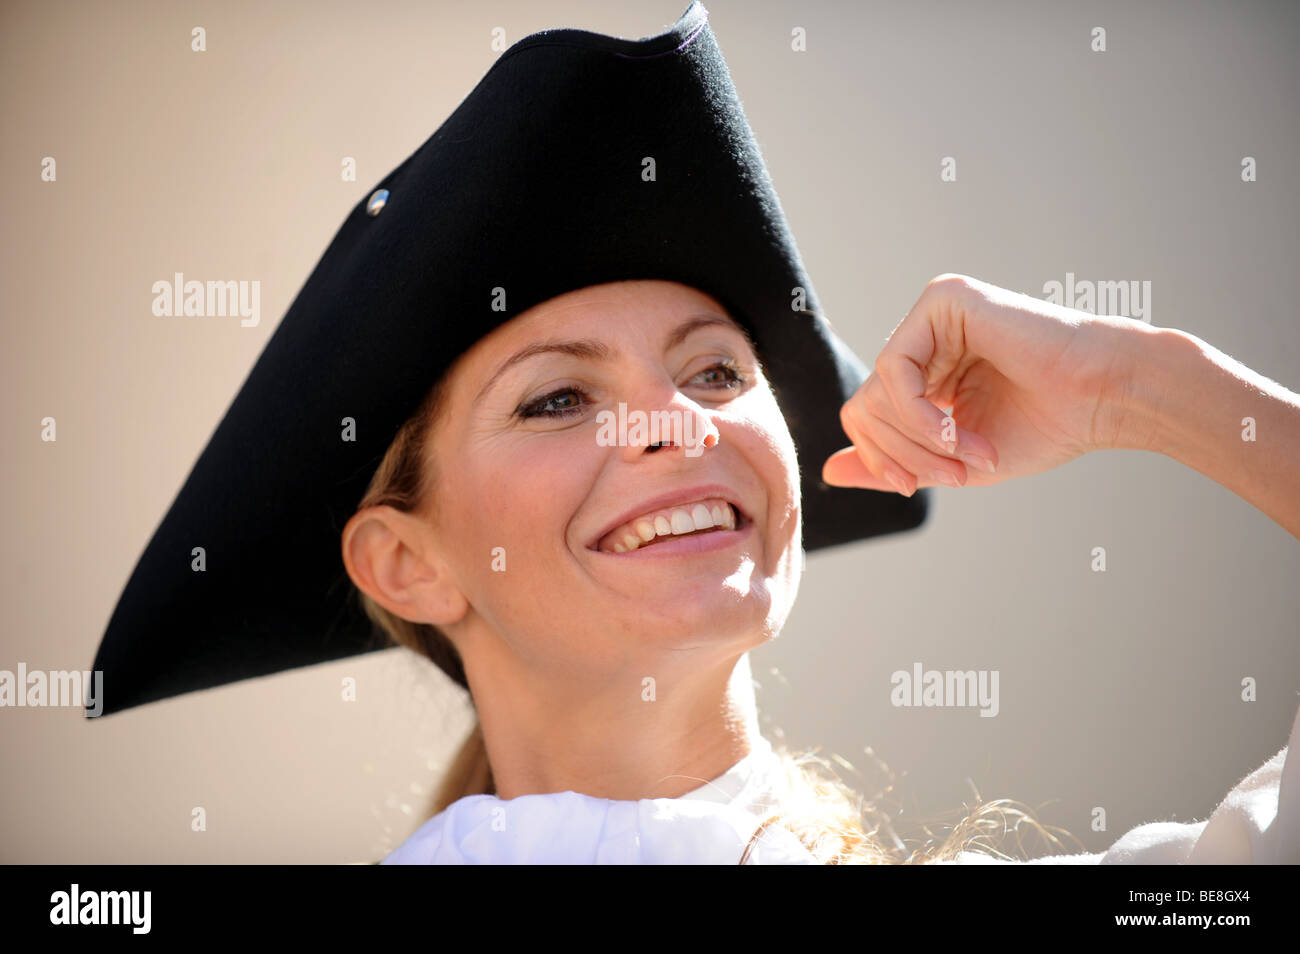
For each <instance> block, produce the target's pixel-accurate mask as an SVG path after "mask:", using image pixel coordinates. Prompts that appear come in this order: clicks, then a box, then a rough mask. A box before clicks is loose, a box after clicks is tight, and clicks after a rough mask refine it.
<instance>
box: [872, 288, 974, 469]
mask: <svg viewBox="0 0 1300 954" xmlns="http://www.w3.org/2000/svg"><path fill="white" fill-rule="evenodd" d="M955 288H956V286H951V285H948V284H934V285H931V286H928V287H927V288H926V291H925V293H923V294H922V295H921V297H920V299H918V300H917V303H916V304H915V305H914V306H913V307H912V310H911V311H910V312H908V314H907V317H905V318H904V319H903V320H902V321H901V322H899V324H898V327H897V328H895V329H894V331H893V334H891V335H890V336H889V340H888V341H887V342H886V343H885V347H884V349H883V350H882V351H881V352H880V355H879V356H878V357H877V358H876V369H875V377H876V378H877V379H878V381H879V383H880V386H882V387H883V388H884V391H885V394H886V396H887V397H888V398H889V401H890V403H891V404H892V406H893V408H894V410H895V412H896V413H897V415H898V423H899V426H900V428H901V430H902V431H903V432H904V433H906V434H908V435H909V436H912V437H913V438H914V439H917V438H919V439H921V441H923V442H924V443H925V444H926V445H928V446H930V447H935V448H937V449H938V450H939V451H941V452H942V453H945V454H948V455H950V456H955V455H957V454H959V453H970V454H973V455H976V456H977V457H980V458H985V459H987V460H989V461H991V462H993V463H994V464H995V465H996V461H997V452H996V451H995V450H994V448H993V445H992V444H991V443H989V442H988V441H987V440H985V439H984V438H983V437H981V436H980V435H978V434H976V433H974V432H973V431H966V430H962V429H961V428H959V427H957V425H956V421H954V420H953V418H952V417H951V416H949V415H947V414H945V413H944V412H943V410H941V409H940V408H939V407H937V406H936V405H935V404H934V402H933V401H931V400H930V399H929V398H928V397H926V394H927V392H928V391H929V384H928V378H927V370H928V371H930V372H931V373H933V374H934V375H936V376H940V375H946V374H948V373H949V372H951V371H952V370H954V369H955V368H956V366H957V364H958V363H959V362H960V360H961V359H962V357H963V354H964V349H965V334H964V329H963V328H962V327H961V325H962V323H963V322H964V320H965V319H964V314H963V313H962V309H961V302H960V300H959V296H958V294H957V292H956V291H955ZM950 342H951V343H950Z"/></svg>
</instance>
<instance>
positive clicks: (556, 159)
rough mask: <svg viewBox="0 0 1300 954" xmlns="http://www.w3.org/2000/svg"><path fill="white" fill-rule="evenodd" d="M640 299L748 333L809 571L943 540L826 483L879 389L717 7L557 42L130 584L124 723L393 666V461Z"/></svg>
mask: <svg viewBox="0 0 1300 954" xmlns="http://www.w3.org/2000/svg"><path fill="white" fill-rule="evenodd" d="M624 279H664V280H671V281H677V282H681V283H684V284H686V285H691V286H694V287H696V288H699V289H701V290H703V291H705V292H707V293H708V294H710V295H712V296H713V297H714V298H716V299H717V300H718V301H719V302H720V303H721V304H722V305H723V306H724V307H726V309H727V310H728V312H729V313H730V314H731V315H732V316H733V317H734V318H735V319H736V320H737V321H739V322H740V323H741V324H742V325H743V326H744V327H745V329H746V330H747V331H748V332H749V334H750V336H751V337H752V339H753V340H754V342H755V344H756V346H757V348H758V351H759V356H760V358H761V359H762V360H763V362H764V365H765V367H766V369H767V372H768V376H769V379H770V380H771V382H772V384H773V388H774V390H775V392H776V395H777V398H778V400H779V402H780V405H781V408H782V410H783V412H784V413H785V415H786V418H787V421H788V424H789V427H790V431H791V434H792V435H793V437H794V441H795V445H796V448H797V451H798V456H799V466H800V475H801V484H802V495H803V519H804V546H805V549H807V550H809V551H813V550H818V549H821V548H824V547H829V546H833V545H836V544H842V543H847V542H850V541H855V540H861V539H864V538H868V537H873V536H878V535H881V534H888V533H893V532H897V531H902V530H907V529H910V528H913V527H916V526H917V525H919V524H920V523H921V522H922V521H923V520H924V519H925V516H926V512H927V506H928V499H929V492H928V491H927V490H924V489H923V490H919V491H918V492H917V493H916V494H915V495H914V496H913V497H911V498H906V497H902V496H900V495H896V494H886V493H881V492H877V491H868V490H856V489H842V488H832V487H827V486H826V485H824V484H822V482H821V480H820V474H821V466H822V462H823V461H824V460H825V459H826V457H828V456H829V455H830V454H831V453H833V452H834V451H836V450H838V449H839V448H841V447H844V446H845V445H846V444H848V443H849V441H848V439H847V437H846V436H845V434H844V432H843V430H842V429H841V426H840V421H839V410H840V406H841V405H842V404H843V402H844V401H845V400H847V398H848V397H849V396H850V395H852V394H853V392H854V391H855V390H856V389H857V387H858V386H859V385H860V384H861V382H862V381H863V380H864V379H865V377H866V375H867V370H866V368H865V367H864V366H863V364H862V362H861V361H860V360H859V359H858V358H857V357H856V356H855V355H854V354H853V353H852V351H850V349H849V348H848V347H847V346H846V345H845V344H844V343H843V342H842V341H841V340H840V339H839V338H838V337H837V336H836V334H835V333H834V331H833V330H832V329H831V327H830V325H829V324H828V323H827V321H826V319H825V318H824V317H823V316H822V315H821V313H820V309H819V306H818V301H817V296H816V294H815V292H814V290H813V287H812V284H811V282H810V280H809V278H808V275H807V274H806V273H805V271H804V267H803V264H802V262H801V260H800V257H799V253H798V250H797V248H796V245H795V242H794V239H793V238H792V236H791V235H790V232H789V229H788V226H787V224H786V221H785V218H784V215H783V213H782V210H781V206H780V204H779V202H778V199H777V195H776V192H775V191H774V188H773V185H772V183H771V181H770V179H769V177H768V173H767V170H766V168H765V166H764V163H763V160H762V157H761V155H760V152H759V148H758V144H757V142H756V141H755V139H754V136H753V133H752V132H751V130H750V127H749V124H748V122H747V120H746V118H745V115H744V112H743V111H742V108H741V104H740V100H739V98H738V96H737V92H736V89H735V88H734V86H733V84H732V81H731V77H730V75H729V73H728V70H727V66H726V63H725V61H724V60H723V57H722V54H721V52H720V50H719V48H718V44H717V41H716V40H715V38H714V35H713V33H712V30H711V29H710V26H709V21H708V12H707V11H706V9H705V8H704V6H703V5H702V4H700V3H699V2H694V3H692V4H691V5H690V7H689V8H688V9H687V10H686V12H685V13H684V14H683V15H682V17H681V19H679V20H678V21H677V22H676V23H675V24H673V25H672V26H671V27H669V28H668V29H667V30H665V31H664V32H662V33H660V34H658V35H656V36H651V37H647V38H645V39H640V40H628V39H621V38H616V37H611V36H605V35H602V34H597V33H591V32H587V31H583V30H575V29H557V30H546V31H543V32H540V33H535V34H532V35H530V36H527V37H525V38H523V39H521V40H519V41H518V42H517V43H515V44H514V45H513V46H511V47H510V48H509V49H507V50H506V51H504V52H503V53H502V54H501V55H500V57H499V58H498V59H497V61H496V62H495V63H494V64H493V66H492V67H491V69H489V70H488V72H487V74H486V75H485V76H484V77H483V78H482V80H481V81H480V82H479V83H478V84H477V85H476V86H475V87H474V89H473V90H472V91H471V92H470V93H469V94H468V96H466V97H465V99H464V100H463V101H462V102H461V104H460V105H459V106H458V107H457V108H456V110H455V111H454V112H453V113H452V115H451V116H450V117H449V118H448V119H447V120H446V121H445V122H444V123H443V124H442V125H441V126H440V127H439V128H438V129H437V130H436V131H435V132H434V133H433V135H432V136H430V137H429V139H428V140H427V141H426V142H425V143H424V144H423V145H421V146H420V147H419V148H418V149H417V150H416V151H415V152H414V153H412V154H411V155H410V157H409V158H407V159H406V160H405V161H404V162H402V163H401V164H400V165H399V166H397V168H395V169H394V170H393V171H392V172H390V173H389V174H388V175H386V176H384V177H383V179H382V180H380V181H379V182H377V183H375V185H374V187H373V189H371V190H368V191H367V193H366V196H365V197H364V198H362V199H361V200H360V201H359V202H358V203H357V205H356V206H355V207H354V208H353V209H352V210H351V212H350V213H349V214H348V216H347V218H346V219H345V220H344V221H343V224H342V226H341V227H340V229H339V231H338V233H337V234H336V235H335V237H334V239H333V241H332V242H331V243H330V245H329V247H328V248H327V250H326V251H325V253H324V255H323V256H322V258H321V259H320V261H319V263H318V264H317V265H316V267H315V269H314V270H313V271H312V273H311V275H310V277H309V278H308V279H307V282H306V284H305V285H304V286H303V287H302V289H301V291H300V292H299V293H298V295H297V297H296V298H295V300H294V301H293V303H292V305H291V306H290V307H289V310H288V311H287V313H286V314H285V315H284V317H283V319H282V320H281V321H280V323H279V325H278V326H277V328H276V330H275V332H274V333H273V334H272V336H271V338H270V340H269V341H268V342H267V345H266V348H265V350H264V351H263V353H262V354H261V356H260V357H259V358H258V360H257V362H256V364H255V365H254V367H253V369H252V371H251V372H250V373H249V375H248V377H247V379H246V380H245V382H244V384H243V385H242V387H241V388H240V390H239V392H238V393H237V394H236V395H235V397H234V400H233V402H232V403H231V405H230V407H229V409H228V410H227V412H226V414H225V416H224V417H223V419H222V420H221V421H220V423H219V425H218V426H217V428H216V430H215V432H214V433H213V435H212V437H211V439H210V441H209V443H208V444H207V446H206V448H205V449H204V450H203V452H202V454H201V455H200V457H199V458H198V461H197V462H196V463H195V464H194V467H193V469H192V470H191V472H190V474H189V476H188V478H187V479H186V481H185V483H184V485H183V487H182V489H181V490H180V492H179V494H178V495H177V497H176V499H175V501H174V502H173V503H172V506H171V508H170V509H169V510H168V512H167V514H166V516H165V517H164V519H163V521H162V523H161V524H160V526H159V527H158V528H157V530H156V532H155V533H154V535H153V538H152V539H151V540H150V541H149V543H148V546H147V547H146V548H145V550H144V552H143V554H142V556H141V557H140V560H139V562H138V563H137V565H136V567H135V569H134V571H133V573H132V574H131V577H130V578H129V580H128V582H127V584H126V586H125V589H124V591H123V593H122V595H121V597H120V599H119V601H118V603H117V606H116V608H115V610H114V612H113V614H112V617H111V619H110V621H109V624H108V627H107V630H106V632H105V634H104V636H103V639H102V642H101V644H100V646H99V650H98V653H97V655H96V658H95V661H94V668H95V669H97V670H102V672H103V674H104V675H103V687H104V688H103V700H102V703H103V709H102V712H103V714H109V713H113V712H118V711H121V710H123V709H127V708H131V707H134V706H138V705H141V704H144V703H148V702H151V701H155V700H158V699H164V698H168V697H171V696H175V695H179V694H181V693H186V692H190V691H194V690H197V689H204V688H209V687H213V686H218V685H222V684H224V683H229V682H233V681H236V680H241V679H247V678H251V677H255V676H263V675H269V674H271V673H275V672H280V671H283V670H286V669H291V668H295V667H298V666H304V665H309V664H314V663H320V662H325V661H327V660H332V659H338V658H342V657H344V656H349V655H353V654H356V653H361V652H366V651H369V650H373V649H378V648H381V647H382V646H383V645H384V642H383V640H382V638H380V637H379V635H378V634H377V633H376V631H375V628H374V626H373V624H372V623H371V622H370V621H369V619H368V618H367V617H366V616H365V615H364V613H363V612H362V611H361V609H360V603H359V601H357V599H356V598H355V593H354V592H353V588H352V585H351V582H350V580H349V579H348V577H347V574H346V572H345V570H344V567H343V561H342V557H341V552H340V537H341V532H342V529H343V526H344V524H345V523H346V522H347V520H348V518H349V517H350V516H351V514H352V513H353V512H354V511H355V509H356V506H357V504H358V502H359V501H360V499H361V497H362V494H363V492H364V491H365V489H366V486H367V484H368V483H369V481H370V479H371V476H372V475H373V473H374V471H375V468H376V467H377V465H378V463H379V461H380V459H381V458H382V456H383V454H384V451H385V449H386V448H387V446H388V444H389V443H390V442H391V440H392V439H393V437H394V436H395V434H396V433H397V431H398V429H399V428H400V426H401V425H402V423H403V422H404V421H405V420H406V419H407V418H408V417H409V416H410V415H411V413H412V412H413V411H414V410H415V409H416V407H417V405H418V404H419V403H420V401H421V399H422V398H423V397H424V395H425V394H426V393H427V392H428V391H429V389H430V388H431V387H432V386H433V384H434V383H435V382H436V381H437V380H438V378H439V377H440V376H441V374H442V373H443V372H444V371H445V370H446V369H447V368H448V367H450V366H451V364H452V363H453V362H454V361H455V360H456V358H457V357H459V356H460V355H461V354H462V353H463V352H464V351H465V350H467V349H468V348H469V347H471V346H472V345H473V344H474V343H475V342H476V341H478V340H479V339H480V338H482V337H483V336H485V335H486V334H488V333H489V332H490V331H492V330H493V329H494V328H496V327H497V326H499V325H500V324H502V323H503V322H506V321H508V320H510V319H511V318H513V317H515V316H517V315H519V314H520V313H522V312H523V311H525V310H526V309H528V308H530V307H531V306H533V305H536V304H539V303H541V302H543V301H546V300H548V299H550V298H553V297H555V296H557V295H560V294H563V293H565V292H568V291H573V290H576V289H579V288H583V287H586V286H589V285H596V284H601V283H605V282H611V281H619V280H624ZM345 419H350V421H351V422H352V423H351V426H350V437H351V439H345V436H346V432H348V431H349V426H348V424H347V423H346V422H345ZM196 548H201V554H202V557H201V562H200V560H199V557H197V556H196V552H198V551H197V550H196Z"/></svg>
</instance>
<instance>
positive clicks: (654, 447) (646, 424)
mask: <svg viewBox="0 0 1300 954" xmlns="http://www.w3.org/2000/svg"><path fill="white" fill-rule="evenodd" d="M642 394H643V395H651V394H652V395H653V396H648V397H642V398H640V399H639V400H638V399H635V396H632V395H629V396H630V397H633V398H634V399H633V400H629V401H626V402H623V401H620V403H619V410H618V416H619V436H620V443H621V444H622V446H621V453H622V455H623V460H625V461H627V462H628V463H633V462H635V461H636V460H637V459H638V458H639V457H641V456H642V455H644V454H656V453H660V454H662V453H669V454H672V453H678V454H682V455H684V456H686V457H699V456H700V455H701V454H703V453H704V451H705V449H706V448H709V447H716V446H717V444H718V441H720V440H721V439H722V435H721V434H720V433H719V432H718V428H717V425H715V424H714V423H713V417H712V415H711V414H710V413H709V412H708V411H707V410H705V409H704V408H703V407H701V406H700V405H699V404H697V403H695V402H694V401H692V400H691V399H690V398H688V397H687V396H686V395H684V394H682V392H681V391H679V390H677V389H676V388H672V387H668V386H665V387H661V388H658V389H656V390H655V391H653V392H650V391H649V390H648V389H647V390H644V391H643V392H642ZM624 421H626V425H625V426H624Z"/></svg>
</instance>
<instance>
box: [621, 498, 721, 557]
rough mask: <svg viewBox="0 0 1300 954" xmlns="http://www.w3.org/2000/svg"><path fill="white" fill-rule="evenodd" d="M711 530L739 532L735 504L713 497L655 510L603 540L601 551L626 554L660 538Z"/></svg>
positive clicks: (630, 522) (629, 522) (633, 520)
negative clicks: (712, 528)
mask: <svg viewBox="0 0 1300 954" xmlns="http://www.w3.org/2000/svg"><path fill="white" fill-rule="evenodd" d="M710 527H719V528H721V529H724V530H734V529H736V512H735V511H734V510H732V509H731V504H729V503H727V502H726V501H725V500H721V499H719V498H717V497H711V498H709V499H707V500H700V501H697V502H695V503H688V504H682V505H681V506H678V507H665V508H664V509H662V510H652V511H650V512H649V513H643V514H641V516H639V517H633V518H632V519H631V520H629V521H628V522H627V523H625V524H622V525H621V526H618V527H615V528H614V529H613V530H611V531H610V532H609V533H607V534H605V536H603V537H601V539H600V542H599V543H598V544H597V547H598V549H601V550H604V551H605V552H607V553H626V552H627V551H629V550H635V549H636V548H637V547H640V546H644V545H645V544H647V543H649V542H651V541H652V540H654V539H655V538H656V537H667V536H677V535H680V534H683V533H693V532H694V531H696V530H708V529H709V528H710Z"/></svg>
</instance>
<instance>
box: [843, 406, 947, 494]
mask: <svg viewBox="0 0 1300 954" xmlns="http://www.w3.org/2000/svg"><path fill="white" fill-rule="evenodd" d="M852 416H853V421H854V424H855V425H856V426H857V428H858V430H859V431H860V432H861V433H862V434H863V435H864V436H865V437H866V438H868V439H869V440H870V441H871V442H872V443H874V444H875V445H876V446H877V447H879V448H880V449H881V451H882V452H883V453H885V454H888V455H889V457H890V459H892V460H893V461H895V462H896V463H897V464H898V466H899V467H902V468H904V469H906V470H907V471H909V474H908V477H909V481H910V480H911V479H912V477H913V475H915V479H916V480H917V481H918V483H919V484H926V485H933V484H944V485H946V486H948V487H963V486H965V485H966V481H967V479H968V478H969V476H970V475H969V474H968V473H967V471H966V467H965V466H964V465H963V464H962V462H961V461H956V460H953V459H951V458H949V457H941V456H940V455H938V454H936V453H934V452H933V451H931V450H930V449H929V448H926V447H922V446H921V445H920V444H918V443H917V442H916V441H914V440H912V438H910V437H908V436H907V435H906V434H903V433H902V432H900V431H899V430H898V429H897V428H896V427H894V426H893V425H892V424H891V423H889V421H886V420H882V419H881V418H880V417H879V416H878V415H875V414H871V413H869V412H863V411H862V409H861V408H860V407H859V408H856V409H855V411H854V413H853V415H852ZM909 486H910V483H909Z"/></svg>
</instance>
